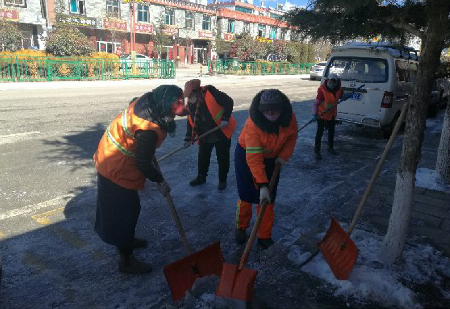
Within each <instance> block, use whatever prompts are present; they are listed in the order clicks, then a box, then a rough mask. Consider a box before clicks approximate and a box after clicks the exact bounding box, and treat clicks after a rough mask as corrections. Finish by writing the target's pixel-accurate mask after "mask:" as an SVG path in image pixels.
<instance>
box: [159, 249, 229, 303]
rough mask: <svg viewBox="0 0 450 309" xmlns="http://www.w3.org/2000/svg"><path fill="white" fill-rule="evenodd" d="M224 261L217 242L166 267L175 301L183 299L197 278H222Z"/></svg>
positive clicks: (165, 271) (165, 270)
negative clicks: (214, 276)
mask: <svg viewBox="0 0 450 309" xmlns="http://www.w3.org/2000/svg"><path fill="white" fill-rule="evenodd" d="M223 261H224V258H223V255H222V251H221V250H220V242H215V243H213V244H212V245H209V246H208V247H205V248H203V249H202V250H200V251H197V252H194V253H192V254H190V255H188V256H186V257H185V258H182V259H180V260H178V261H175V262H173V263H172V264H169V265H166V266H165V267H164V275H165V276H166V280H167V283H168V284H169V287H170V291H171V292H172V297H173V299H174V300H175V301H179V300H180V299H182V298H183V296H184V294H185V293H186V291H187V290H189V289H190V288H191V287H192V285H193V284H194V282H195V280H197V278H201V277H206V276H212V275H216V276H220V274H221V272H222V265H223Z"/></svg>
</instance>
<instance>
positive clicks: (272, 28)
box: [269, 26, 277, 40]
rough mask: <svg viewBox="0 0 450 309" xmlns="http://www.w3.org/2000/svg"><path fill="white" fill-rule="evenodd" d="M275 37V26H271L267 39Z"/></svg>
mask: <svg viewBox="0 0 450 309" xmlns="http://www.w3.org/2000/svg"><path fill="white" fill-rule="evenodd" d="M276 38H277V28H276V27H272V26H271V27H270V32H269V39H272V40H275V39H276Z"/></svg>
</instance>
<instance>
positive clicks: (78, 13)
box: [69, 0, 86, 15]
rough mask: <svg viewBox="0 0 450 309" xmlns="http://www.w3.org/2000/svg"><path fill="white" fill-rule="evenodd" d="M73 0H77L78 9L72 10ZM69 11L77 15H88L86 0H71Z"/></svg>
mask: <svg viewBox="0 0 450 309" xmlns="http://www.w3.org/2000/svg"><path fill="white" fill-rule="evenodd" d="M72 1H75V3H76V5H77V11H76V12H74V11H72ZM80 2H82V3H83V12H80ZM69 13H70V14H77V15H86V1H85V0H69Z"/></svg>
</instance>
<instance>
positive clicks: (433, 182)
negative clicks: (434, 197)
mask: <svg viewBox="0 0 450 309" xmlns="http://www.w3.org/2000/svg"><path fill="white" fill-rule="evenodd" d="M416 187H421V188H425V189H430V190H434V191H442V192H447V193H450V186H449V185H446V184H445V183H444V181H443V180H442V178H441V177H440V176H439V174H438V173H437V172H436V170H431V169H428V168H418V169H417V171H416Z"/></svg>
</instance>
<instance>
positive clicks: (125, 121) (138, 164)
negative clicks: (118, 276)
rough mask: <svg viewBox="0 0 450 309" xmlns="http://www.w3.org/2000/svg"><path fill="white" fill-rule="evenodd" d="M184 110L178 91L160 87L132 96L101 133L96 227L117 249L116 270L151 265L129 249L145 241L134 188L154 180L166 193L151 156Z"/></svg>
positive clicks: (146, 268)
mask: <svg viewBox="0 0 450 309" xmlns="http://www.w3.org/2000/svg"><path fill="white" fill-rule="evenodd" d="M183 112H184V98H183V90H182V89H181V88H180V87H178V86H175V85H162V86H159V87H157V88H155V89H154V90H153V91H152V92H148V93H146V94H144V95H143V96H141V97H139V98H137V99H135V100H134V101H133V102H131V103H130V104H129V105H128V107H126V108H125V109H124V110H123V111H122V112H121V113H120V114H119V115H118V116H117V117H116V119H114V120H113V121H112V122H111V123H110V124H109V126H108V128H107V129H106V132H105V133H104V134H103V137H102V139H101V140H100V143H99V145H98V149H97V151H96V152H95V154H94V162H95V167H96V169H97V172H98V179H97V188H98V192H97V214H96V219H95V231H96V232H97V233H98V235H99V236H100V238H101V239H102V240H103V241H104V242H106V243H108V244H111V245H114V246H116V247H117V248H118V251H119V255H120V259H119V263H118V268H119V271H121V272H125V273H133V274H137V273H146V272H150V271H151V270H152V267H151V265H150V264H148V263H145V262H142V261H139V260H137V259H136V258H135V257H134V256H133V249H136V248H142V247H145V246H146V245H147V241H146V240H144V239H139V238H136V237H135V228H136V224H137V220H138V217H139V212H140V209H141V204H140V200H139V194H138V190H142V189H144V183H145V180H146V179H149V180H150V181H152V182H155V183H157V188H158V189H159V191H160V192H161V193H162V195H164V196H166V195H167V194H168V193H169V192H170V187H169V185H168V184H167V182H166V181H165V180H164V178H163V176H162V175H161V173H160V171H159V168H158V167H157V165H156V163H155V162H156V161H155V158H154V154H155V150H156V148H158V147H160V146H161V144H162V142H163V141H164V139H165V138H166V135H167V133H169V134H170V135H171V136H173V135H174V134H175V127H176V126H175V121H174V117H175V115H182V113H183Z"/></svg>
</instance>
